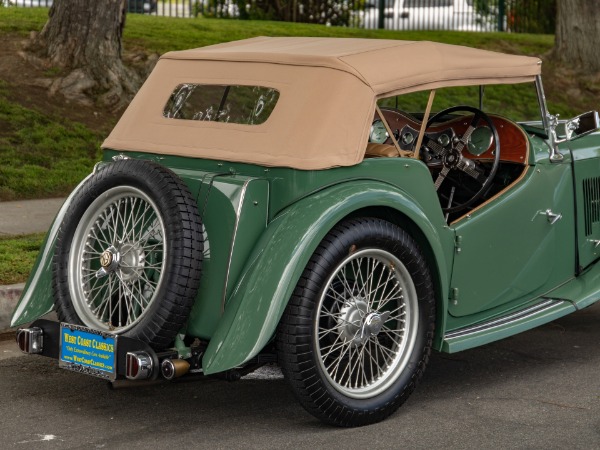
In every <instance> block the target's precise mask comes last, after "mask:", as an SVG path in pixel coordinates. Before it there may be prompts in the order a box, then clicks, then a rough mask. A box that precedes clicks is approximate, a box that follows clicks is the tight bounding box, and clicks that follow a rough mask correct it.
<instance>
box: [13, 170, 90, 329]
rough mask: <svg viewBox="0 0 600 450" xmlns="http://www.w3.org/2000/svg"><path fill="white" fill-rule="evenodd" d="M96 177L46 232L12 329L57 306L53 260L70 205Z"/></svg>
mask: <svg viewBox="0 0 600 450" xmlns="http://www.w3.org/2000/svg"><path fill="white" fill-rule="evenodd" d="M92 175H93V173H92V174H90V175H88V176H87V177H86V178H84V180H83V181H82V182H81V183H79V185H78V186H77V187H76V188H75V189H74V190H73V192H71V194H70V195H69V196H68V197H67V199H66V200H65V202H64V203H63V205H62V206H61V208H60V210H59V211H58V213H57V215H56V217H55V218H54V221H53V222H52V225H51V226H50V230H49V231H48V233H46V237H45V239H44V242H43V243H42V247H41V249H40V252H39V253H38V256H37V259H36V262H35V264H34V266H33V268H32V270H31V274H30V275H29V279H28V280H27V283H26V284H25V288H24V289H23V293H22V294H21V298H20V299H19V303H17V306H16V308H15V310H14V312H13V315H12V318H11V323H10V326H11V327H17V326H19V325H23V324H25V323H28V322H32V321H33V320H35V319H37V318H39V317H41V316H43V315H45V314H48V313H49V312H50V311H52V308H53V306H54V301H53V292H52V258H53V256H54V247H55V245H56V236H57V235H58V230H59V228H60V225H61V223H62V221H63V219H64V218H65V216H66V215H67V214H68V212H69V206H70V205H71V202H72V201H73V198H74V197H75V195H76V194H77V192H78V190H79V189H80V188H81V186H83V184H84V183H85V182H86V181H87V180H88V179H89V178H90V177H91V176H92Z"/></svg>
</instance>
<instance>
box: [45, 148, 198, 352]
mask: <svg viewBox="0 0 600 450" xmlns="http://www.w3.org/2000/svg"><path fill="white" fill-rule="evenodd" d="M203 245H204V242H203V232H202V224H201V221H200V216H199V214H198V208H197V205H196V203H195V201H194V199H193V198H192V196H191V193H190V191H189V189H188V188H187V186H186V185H185V184H184V183H183V182H182V181H181V179H180V178H179V177H178V176H177V175H175V174H174V173H173V172H172V171H170V170H169V169H167V168H165V167H162V166H160V165H158V164H155V163H153V162H151V161H146V160H137V159H124V160H120V161H116V162H113V163H110V164H108V165H106V166H104V167H102V168H101V169H99V170H98V171H97V172H96V173H95V174H94V175H93V176H92V177H90V178H89V179H88V180H87V181H86V183H85V184H84V185H83V186H82V187H81V189H80V190H79V191H78V192H77V194H76V195H75V197H74V199H73V202H72V205H71V207H70V209H69V212H68V214H67V215H66V217H65V219H64V221H63V222H62V224H61V227H60V230H59V233H58V236H57V244H56V248H55V253H54V260H53V290H54V305H55V309H56V312H57V314H58V317H59V319H60V320H61V321H63V322H67V323H72V324H79V325H84V326H87V327H89V328H93V329H96V330H100V331H105V332H110V333H115V334H123V335H125V336H128V337H132V338H135V339H140V340H143V341H144V342H147V343H148V344H150V345H151V346H152V347H154V348H156V349H160V348H164V347H166V346H168V345H169V344H170V343H171V342H172V341H173V339H174V338H175V335H176V334H177V332H178V331H179V330H180V329H181V328H182V326H183V325H184V324H185V321H186V320H187V317H188V315H189V313H190V310H191V308H192V305H193V302H194V299H195V298H196V294H197V292H198V286H199V283H200V275H201V266H202V252H203Z"/></svg>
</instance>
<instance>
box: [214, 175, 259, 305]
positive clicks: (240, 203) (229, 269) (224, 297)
mask: <svg viewBox="0 0 600 450" xmlns="http://www.w3.org/2000/svg"><path fill="white" fill-rule="evenodd" d="M250 181H252V179H250V180H246V181H245V182H244V186H242V193H241V195H240V202H239V204H238V207H237V211H236V213H235V226H234V227H233V236H232V238H231V249H230V250H229V260H228V262H227V273H226V274H225V286H224V287H223V299H222V301H221V314H223V313H224V312H225V301H226V300H227V285H228V284H229V272H230V271H231V260H232V258H233V248H234V247H235V238H236V236H237V230H238V226H239V224H240V216H241V214H242V206H243V205H244V198H245V197H246V189H247V188H248V184H249V183H250Z"/></svg>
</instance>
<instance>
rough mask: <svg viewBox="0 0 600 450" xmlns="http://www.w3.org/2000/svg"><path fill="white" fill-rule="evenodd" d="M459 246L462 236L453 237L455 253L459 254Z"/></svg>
mask: <svg viewBox="0 0 600 450" xmlns="http://www.w3.org/2000/svg"><path fill="white" fill-rule="evenodd" d="M460 244H462V236H459V235H456V236H455V237H454V250H455V251H456V253H460V252H461V248H460Z"/></svg>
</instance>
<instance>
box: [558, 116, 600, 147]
mask: <svg viewBox="0 0 600 450" xmlns="http://www.w3.org/2000/svg"><path fill="white" fill-rule="evenodd" d="M598 128H600V117H598V112H597V111H589V112H586V113H583V114H581V115H579V116H577V117H575V118H574V119H571V120H569V121H567V123H566V124H565V135H566V140H567V141H569V140H571V139H574V138H576V137H579V136H583V135H585V134H589V133H591V132H592V131H596V130H597V129H598Z"/></svg>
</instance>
